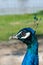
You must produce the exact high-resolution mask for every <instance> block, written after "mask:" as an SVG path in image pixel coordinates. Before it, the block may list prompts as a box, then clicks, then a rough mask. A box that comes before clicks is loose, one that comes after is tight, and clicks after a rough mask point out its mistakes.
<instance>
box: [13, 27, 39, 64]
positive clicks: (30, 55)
mask: <svg viewBox="0 0 43 65" xmlns="http://www.w3.org/2000/svg"><path fill="white" fill-rule="evenodd" d="M13 38H16V39H18V40H21V41H22V42H24V43H25V44H26V45H27V51H26V54H25V57H24V59H23V62H22V65H39V59H38V40H37V37H36V34H35V31H34V30H33V29H32V28H23V29H21V30H20V31H19V32H18V33H17V35H16V36H13Z"/></svg>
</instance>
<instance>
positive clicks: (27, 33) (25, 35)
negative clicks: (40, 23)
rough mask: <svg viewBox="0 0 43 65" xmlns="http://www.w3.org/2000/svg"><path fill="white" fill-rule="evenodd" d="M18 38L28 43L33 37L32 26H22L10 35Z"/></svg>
mask: <svg viewBox="0 0 43 65" xmlns="http://www.w3.org/2000/svg"><path fill="white" fill-rule="evenodd" d="M11 38H12V39H18V40H20V41H22V42H23V43H25V44H26V45H28V44H29V43H32V41H34V38H35V31H34V30H33V29H32V28H23V29H21V30H20V31H19V32H18V33H17V34H16V35H15V36H12V37H10V39H11Z"/></svg>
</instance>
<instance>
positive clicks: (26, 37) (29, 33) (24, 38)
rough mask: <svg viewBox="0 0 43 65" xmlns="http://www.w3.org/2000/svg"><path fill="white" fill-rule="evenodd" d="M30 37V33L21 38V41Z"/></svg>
mask: <svg viewBox="0 0 43 65" xmlns="http://www.w3.org/2000/svg"><path fill="white" fill-rule="evenodd" d="M29 36H30V32H28V33H26V35H25V36H23V37H21V39H26V38H27V37H29Z"/></svg>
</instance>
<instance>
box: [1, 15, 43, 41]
mask: <svg viewBox="0 0 43 65" xmlns="http://www.w3.org/2000/svg"><path fill="white" fill-rule="evenodd" d="M37 17H38V18H39V19H40V18H41V21H39V26H38V28H37V29H35V28H34V24H33V23H34V14H22V15H3V16H0V41H4V40H8V38H9V36H10V35H12V34H16V33H17V32H18V31H19V30H20V29H21V28H24V27H32V28H33V29H35V30H36V32H37V34H43V15H41V14H38V15H37Z"/></svg>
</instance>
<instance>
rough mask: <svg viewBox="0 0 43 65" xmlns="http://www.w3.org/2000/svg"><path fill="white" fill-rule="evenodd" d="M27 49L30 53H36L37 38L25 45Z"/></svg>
mask: <svg viewBox="0 0 43 65" xmlns="http://www.w3.org/2000/svg"><path fill="white" fill-rule="evenodd" d="M27 51H30V52H32V53H35V54H38V42H37V40H34V41H33V42H32V43H31V45H28V46H27Z"/></svg>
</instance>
